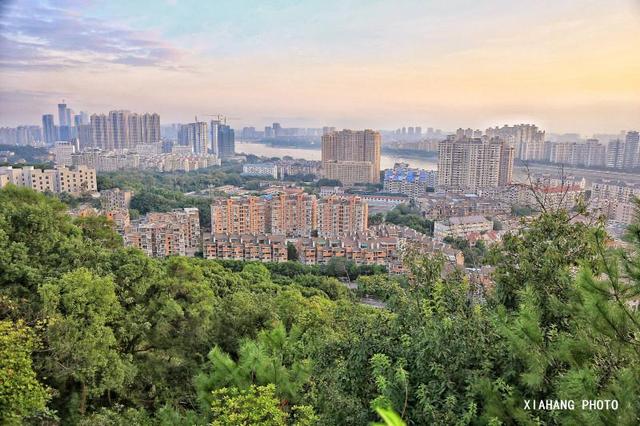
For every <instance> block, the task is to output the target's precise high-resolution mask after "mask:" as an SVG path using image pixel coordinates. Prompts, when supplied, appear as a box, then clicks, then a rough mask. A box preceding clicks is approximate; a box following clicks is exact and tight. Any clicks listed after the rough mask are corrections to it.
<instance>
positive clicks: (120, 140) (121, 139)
mask: <svg viewBox="0 0 640 426" xmlns="http://www.w3.org/2000/svg"><path fill="white" fill-rule="evenodd" d="M130 115H131V113H130V112H129V111H125V110H120V111H109V125H110V126H111V137H112V139H113V149H115V150H123V149H129V148H131V146H130V137H129V116H130Z"/></svg>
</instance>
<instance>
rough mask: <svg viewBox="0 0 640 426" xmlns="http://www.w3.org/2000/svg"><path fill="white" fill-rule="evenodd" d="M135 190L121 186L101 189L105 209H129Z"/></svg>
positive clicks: (101, 200)
mask: <svg viewBox="0 0 640 426" xmlns="http://www.w3.org/2000/svg"><path fill="white" fill-rule="evenodd" d="M132 197H133V192H131V191H126V190H123V189H120V188H114V189H105V190H102V191H100V204H101V206H102V209H103V210H106V211H111V210H129V206H130V204H131V198H132Z"/></svg>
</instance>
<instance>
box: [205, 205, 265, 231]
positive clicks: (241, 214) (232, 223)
mask: <svg viewBox="0 0 640 426" xmlns="http://www.w3.org/2000/svg"><path fill="white" fill-rule="evenodd" d="M267 224H268V222H267V202H266V201H265V200H264V199H263V198H261V197H253V196H250V197H231V198H225V199H216V200H214V201H213V204H212V205H211V233H212V234H239V235H257V234H264V233H266V232H267Z"/></svg>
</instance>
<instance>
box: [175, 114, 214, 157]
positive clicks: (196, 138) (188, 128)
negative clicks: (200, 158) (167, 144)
mask: <svg viewBox="0 0 640 426" xmlns="http://www.w3.org/2000/svg"><path fill="white" fill-rule="evenodd" d="M207 127H208V126H207V123H206V122H204V121H196V122H195V123H189V124H184V125H182V127H180V131H179V132H178V142H179V143H180V145H183V146H190V147H191V151H192V152H193V153H194V154H196V155H205V154H207V152H208V149H209V133H208V129H207Z"/></svg>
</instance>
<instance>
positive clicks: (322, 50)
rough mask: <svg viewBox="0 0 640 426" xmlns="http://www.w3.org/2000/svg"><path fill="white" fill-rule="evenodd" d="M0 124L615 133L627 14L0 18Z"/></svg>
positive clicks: (639, 20) (68, 7) (35, 8)
mask: <svg viewBox="0 0 640 426" xmlns="http://www.w3.org/2000/svg"><path fill="white" fill-rule="evenodd" d="M0 19H1V25H2V26H1V29H0V124H1V125H11V126H14V125H18V124H36V123H39V122H40V119H41V116H42V114H44V113H47V112H49V111H50V109H51V105H54V104H57V103H59V102H60V101H61V100H62V99H65V100H66V101H67V103H69V104H73V105H74V106H76V107H77V108H78V109H81V110H87V111H89V112H103V111H109V110H112V109H121V108H126V109H132V110H136V111H154V112H158V113H159V114H160V115H161V116H162V117H163V122H164V123H170V122H186V121H191V120H193V117H194V116H195V115H203V114H216V113H220V112H222V113H224V114H227V115H228V116H230V117H236V118H234V119H233V120H232V124H233V126H234V127H241V126H243V125H258V126H259V125H264V124H267V123H270V122H272V121H283V122H287V123H288V124H290V125H294V126H322V125H332V126H338V127H354V128H359V127H370V128H379V129H384V128H389V129H393V128H396V127H398V126H402V125H404V124H405V123H408V122H412V123H417V124H421V125H424V126H426V125H429V126H435V127H440V128H443V129H455V128H457V127H459V126H461V125H462V126H471V127H474V128H482V129H484V128H486V127H488V126H493V125H502V124H504V123H519V122H534V123H536V124H538V125H539V126H541V127H542V128H545V129H547V131H551V132H577V133H581V134H583V135H588V134H592V133H596V132H612V133H617V132H619V131H620V130H622V129H627V130H628V129H632V128H635V127H637V119H638V117H640V55H638V53H637V49H638V45H639V44H638V42H640V3H639V2H638V1H632V0H613V1H607V2H602V1H585V0H580V1H578V0H560V1H538V2H527V5H526V7H523V6H522V4H521V3H520V2H512V1H500V0H498V1H484V2H474V1H466V0H465V1H462V0H456V1H448V2H436V1H401V2H393V3H392V2H385V1H323V2H293V1H277V2H261V1H243V2H238V1H218V2H207V3H205V2H182V1H181V2H177V1H164V2H150V1H136V2H127V1H111V2H107V3H105V2H99V1H79V0H70V1H68V0H65V1H55V2H53V1H51V2H49V1H8V2H3V4H2V6H0Z"/></svg>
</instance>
